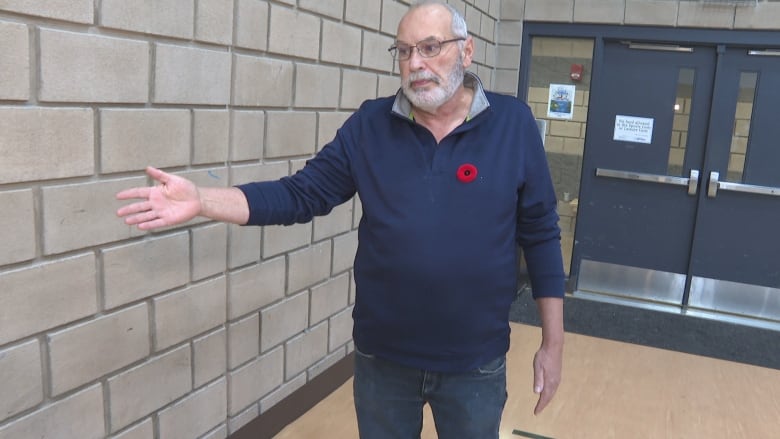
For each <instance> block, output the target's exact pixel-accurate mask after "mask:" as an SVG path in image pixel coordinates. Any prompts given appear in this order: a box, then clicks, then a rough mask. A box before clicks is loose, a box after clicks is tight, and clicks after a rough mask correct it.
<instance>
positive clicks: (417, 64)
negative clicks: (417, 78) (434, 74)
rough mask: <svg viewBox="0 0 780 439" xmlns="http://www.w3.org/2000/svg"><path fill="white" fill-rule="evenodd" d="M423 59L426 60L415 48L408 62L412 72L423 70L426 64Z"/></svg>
mask: <svg viewBox="0 0 780 439" xmlns="http://www.w3.org/2000/svg"><path fill="white" fill-rule="evenodd" d="M423 59H424V58H423V57H422V55H420V52H419V51H418V50H417V48H416V47H415V48H414V49H412V54H411V55H410V56H409V59H408V60H407V62H408V63H409V68H410V69H411V70H420V69H421V68H423V66H424V64H425V63H424V61H423Z"/></svg>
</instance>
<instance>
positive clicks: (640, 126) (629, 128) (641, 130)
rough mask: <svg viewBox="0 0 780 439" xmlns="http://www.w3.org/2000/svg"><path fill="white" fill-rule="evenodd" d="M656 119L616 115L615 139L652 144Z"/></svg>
mask: <svg viewBox="0 0 780 439" xmlns="http://www.w3.org/2000/svg"><path fill="white" fill-rule="evenodd" d="M653 122H654V119H651V118H646V117H634V116H621V115H619V114H618V115H617V116H615V134H614V136H613V137H612V138H613V140H620V141H623V142H636V143H647V144H650V143H652V141H653Z"/></svg>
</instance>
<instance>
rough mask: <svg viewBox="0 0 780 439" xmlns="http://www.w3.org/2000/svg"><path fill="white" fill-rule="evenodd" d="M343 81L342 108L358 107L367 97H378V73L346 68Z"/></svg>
mask: <svg viewBox="0 0 780 439" xmlns="http://www.w3.org/2000/svg"><path fill="white" fill-rule="evenodd" d="M342 81H343V84H342V87H341V88H342V89H343V90H344V92H343V93H342V94H341V108H343V109H347V108H349V109H358V108H359V107H360V105H361V104H362V103H363V102H365V101H366V99H374V98H376V84H377V75H376V74H374V73H371V72H361V71H355V70H345V71H344V75H343V78H342Z"/></svg>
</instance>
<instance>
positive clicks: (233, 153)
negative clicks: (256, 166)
mask: <svg viewBox="0 0 780 439" xmlns="http://www.w3.org/2000/svg"><path fill="white" fill-rule="evenodd" d="M230 115H231V116H232V117H233V136H232V139H231V146H230V158H231V160H233V161H241V160H257V159H260V158H261V157H263V142H264V140H265V113H263V112H262V111H232V112H231V113H230Z"/></svg>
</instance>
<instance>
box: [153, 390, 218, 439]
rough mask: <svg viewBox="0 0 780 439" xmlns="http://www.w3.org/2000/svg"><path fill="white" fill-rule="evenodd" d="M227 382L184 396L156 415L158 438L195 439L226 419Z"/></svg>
mask: <svg viewBox="0 0 780 439" xmlns="http://www.w3.org/2000/svg"><path fill="white" fill-rule="evenodd" d="M225 401H227V380H226V379H225V378H222V379H220V380H219V381H217V382H216V383H214V384H211V385H210V386H208V387H206V388H205V389H202V390H199V391H197V392H194V393H192V394H190V395H187V397H186V398H184V399H183V400H182V401H180V402H178V403H176V404H174V405H173V406H171V407H169V408H166V409H165V410H162V411H161V412H160V414H159V424H160V437H161V438H177V437H178V438H196V437H200V436H201V435H203V434H204V433H206V432H208V431H209V430H211V429H212V428H214V427H216V426H217V425H219V424H220V422H222V421H224V420H225V418H227V405H226V404H225Z"/></svg>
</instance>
